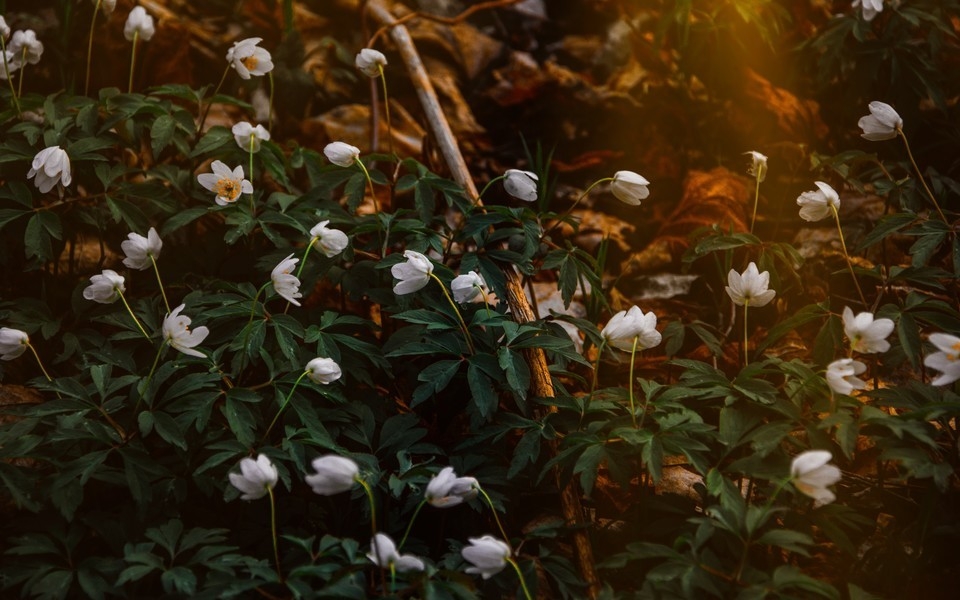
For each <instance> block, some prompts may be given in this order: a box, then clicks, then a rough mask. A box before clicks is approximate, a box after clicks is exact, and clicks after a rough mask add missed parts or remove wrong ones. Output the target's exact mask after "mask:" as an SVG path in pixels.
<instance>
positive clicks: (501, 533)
mask: <svg viewBox="0 0 960 600" xmlns="http://www.w3.org/2000/svg"><path fill="white" fill-rule="evenodd" d="M477 491H478V492H480V495H481V496H483V499H484V500H486V501H487V504H489V505H490V510H491V511H493V520H494V521H496V522H497V528H498V529H500V535H502V536H503V539H504V541H506V542H507V545H509V544H510V538H509V537H508V536H507V532H506V530H505V529H504V528H503V523H501V522H500V517H499V516H498V515H497V509H496V507H494V506H493V500H491V499H490V496H489V495H487V492H486V490H484V489H483V488H482V487H480V484H477Z"/></svg>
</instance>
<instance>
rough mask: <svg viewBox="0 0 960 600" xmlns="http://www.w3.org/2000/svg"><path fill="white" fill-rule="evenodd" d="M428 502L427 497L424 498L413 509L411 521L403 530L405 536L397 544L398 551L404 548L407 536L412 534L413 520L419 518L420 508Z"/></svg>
mask: <svg viewBox="0 0 960 600" xmlns="http://www.w3.org/2000/svg"><path fill="white" fill-rule="evenodd" d="M426 503H427V499H426V498H424V499H423V500H421V501H420V504H418V505H417V509H416V510H414V511H413V516H412V517H410V522H409V523H407V530H406V531H404V532H403V537H402V538H400V543H399V544H397V552H399V551H400V549H401V548H403V544H404V542H406V541H407V537H408V536H409V535H410V530H411V529H413V522H414V521H416V520H417V515H419V514H420V509H421V508H423V505H424V504H426Z"/></svg>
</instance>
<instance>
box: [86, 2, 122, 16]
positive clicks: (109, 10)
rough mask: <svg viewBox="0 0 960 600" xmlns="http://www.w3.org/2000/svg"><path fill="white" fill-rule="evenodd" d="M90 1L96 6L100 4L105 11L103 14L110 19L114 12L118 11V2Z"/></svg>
mask: <svg viewBox="0 0 960 600" xmlns="http://www.w3.org/2000/svg"><path fill="white" fill-rule="evenodd" d="M90 1H91V2H93V4H94V5H96V4H97V2H99V3H100V9H101V10H103V14H104V15H106V16H108V17H109V16H110V15H112V14H113V11H114V10H116V8H117V0H90Z"/></svg>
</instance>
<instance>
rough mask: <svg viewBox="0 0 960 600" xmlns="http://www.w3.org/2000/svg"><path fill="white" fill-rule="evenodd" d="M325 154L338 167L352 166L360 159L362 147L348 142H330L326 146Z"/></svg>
mask: <svg viewBox="0 0 960 600" xmlns="http://www.w3.org/2000/svg"><path fill="white" fill-rule="evenodd" d="M323 155H324V156H326V157H327V160H329V161H330V162H332V163H333V164H335V165H337V166H338V167H350V166H352V165H353V163H354V162H356V161H358V160H360V148H357V147H356V146H351V145H350V144H348V143H346V142H330V143H329V144H327V145H326V146H324V148H323Z"/></svg>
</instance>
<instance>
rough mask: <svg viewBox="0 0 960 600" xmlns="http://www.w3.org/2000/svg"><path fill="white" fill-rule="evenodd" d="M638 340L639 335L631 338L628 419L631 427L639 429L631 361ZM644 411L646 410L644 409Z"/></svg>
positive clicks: (634, 359)
mask: <svg viewBox="0 0 960 600" xmlns="http://www.w3.org/2000/svg"><path fill="white" fill-rule="evenodd" d="M639 342H640V336H639V335H637V336H634V338H633V348H632V349H631V350H630V386H629V390H630V420H631V421H632V422H633V428H634V429H639V426H638V425H637V409H636V408H635V407H634V404H633V363H634V362H636V358H637V344H638V343H639ZM644 412H646V411H644Z"/></svg>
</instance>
